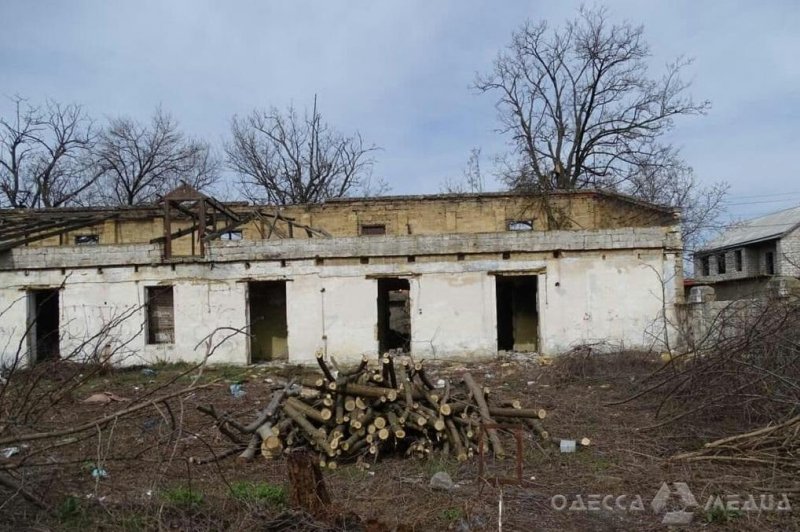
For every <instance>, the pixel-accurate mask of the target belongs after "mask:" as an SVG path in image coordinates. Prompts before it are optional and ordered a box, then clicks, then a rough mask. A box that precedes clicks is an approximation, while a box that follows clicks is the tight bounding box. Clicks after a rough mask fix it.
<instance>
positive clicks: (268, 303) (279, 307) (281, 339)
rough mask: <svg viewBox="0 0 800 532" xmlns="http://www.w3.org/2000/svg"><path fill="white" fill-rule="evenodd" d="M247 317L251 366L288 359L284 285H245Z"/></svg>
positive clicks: (265, 282) (251, 283)
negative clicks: (248, 318)
mask: <svg viewBox="0 0 800 532" xmlns="http://www.w3.org/2000/svg"><path fill="white" fill-rule="evenodd" d="M247 292H248V299H249V307H248V310H249V315H250V323H249V325H250V335H251V336H250V362H251V363H255V362H265V361H268V360H286V359H287V358H289V346H288V342H287V340H288V336H289V329H288V326H287V320H286V281H254V282H250V283H248V284H247Z"/></svg>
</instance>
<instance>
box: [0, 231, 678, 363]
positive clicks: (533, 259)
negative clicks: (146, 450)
mask: <svg viewBox="0 0 800 532" xmlns="http://www.w3.org/2000/svg"><path fill="white" fill-rule="evenodd" d="M588 239H589V236H587V235H583V236H581V241H583V242H586V241H587V240H588ZM337 240H338V239H337ZM611 241H613V238H612V239H611ZM620 245H621V244H620ZM662 245H663V234H662ZM423 258H424V259H425V260H419V261H417V262H413V263H409V262H406V261H405V260H402V261H400V260H398V261H385V262H384V263H373V262H370V263H369V264H361V263H359V262H358V261H356V262H355V264H353V263H342V264H341V265H336V264H334V263H330V264H329V263H327V261H326V262H325V263H324V264H322V265H320V264H319V263H318V262H317V261H316V260H315V259H301V258H298V259H295V260H293V261H291V262H289V263H288V264H287V265H286V266H283V267H282V266H281V265H280V262H277V261H274V260H266V261H254V262H252V263H251V262H245V261H233V262H221V263H213V262H208V263H204V262H195V263H177V264H153V265H141V266H138V267H133V266H118V267H114V268H79V269H73V268H65V269H64V273H62V270H61V269H41V270H29V271H25V270H13V271H2V272H0V309H7V310H6V314H4V315H3V317H2V320H0V334H2V335H3V336H2V344H0V349H1V350H2V352H0V354H1V355H2V357H3V362H5V363H8V362H9V361H10V359H11V358H12V357H13V355H14V352H15V346H16V343H17V342H18V341H19V339H20V337H21V335H22V334H23V332H24V329H25V323H26V310H25V308H26V305H25V299H24V297H22V296H24V294H25V290H26V289H29V288H32V287H57V286H60V285H62V283H63V288H62V292H61V293H62V295H61V324H62V330H63V334H62V337H61V352H62V356H64V355H66V354H67V353H69V352H70V351H72V350H74V349H78V350H79V351H80V355H81V356H91V355H92V354H93V353H94V352H96V351H97V350H98V349H102V348H103V347H104V346H105V345H106V343H109V342H110V344H111V348H112V349H113V350H115V352H116V355H115V360H116V361H117V362H118V363H122V364H134V363H136V364H140V363H152V362H154V361H157V360H170V361H177V360H186V361H190V360H199V359H200V358H202V356H203V351H204V348H205V347H204V345H200V346H199V347H198V346H197V344H198V343H200V342H201V341H202V339H203V338H204V337H205V336H206V335H207V334H209V333H210V332H212V331H213V330H214V329H215V328H217V327H237V328H243V327H246V325H247V305H246V286H247V281H249V280H281V279H285V280H287V288H286V291H287V323H288V332H289V336H288V346H289V360H290V361H292V362H303V363H306V362H312V361H313V359H314V354H315V353H316V352H317V351H318V350H319V351H322V352H323V353H327V354H328V355H329V356H330V355H333V356H336V358H337V359H338V360H341V361H355V360H357V359H359V358H360V357H361V355H362V354H370V355H373V354H375V353H376V351H377V347H378V343H377V330H376V328H377V327H376V326H377V281H376V277H378V276H402V277H408V278H409V279H410V288H411V290H410V292H411V294H410V297H411V320H412V324H411V334H412V343H411V346H412V352H413V353H414V354H415V355H417V356H420V357H426V358H439V357H455V356H457V357H464V356H488V355H492V354H493V353H495V352H496V345H497V344H496V342H497V317H496V301H495V278H494V275H495V274H497V273H503V272H508V273H511V272H513V273H519V272H527V273H529V274H531V273H532V274H536V275H538V276H539V277H538V278H539V288H538V300H539V301H538V304H539V311H540V313H539V315H540V325H539V327H540V345H541V350H542V351H543V352H545V353H550V354H556V353H558V352H560V351H563V350H566V349H569V348H570V347H571V346H573V345H576V344H579V343H584V342H597V341H605V342H608V343H610V344H615V345H624V346H626V347H632V348H633V347H643V346H647V345H649V343H650V342H651V341H652V338H651V336H652V333H651V332H649V331H650V330H651V329H652V325H653V323H654V322H657V321H658V320H659V316H660V315H661V312H662V302H663V301H662V294H665V297H666V305H667V309H668V311H669V312H671V311H672V306H673V303H674V302H675V301H676V298H677V295H678V294H679V293H680V290H679V289H678V286H680V281H679V274H678V271H677V270H676V268H677V267H678V263H679V257H678V255H677V253H675V252H665V251H664V249H638V250H637V249H617V250H614V249H609V250H605V251H602V250H597V251H573V252H559V253H556V254H554V253H552V252H537V253H534V252H526V253H518V254H514V255H512V258H511V259H509V260H504V259H502V258H501V257H500V254H499V253H496V254H493V255H492V254H474V255H467V256H466V257H465V260H451V259H452V258H450V257H435V256H430V257H427V258H425V257H421V259H423ZM376 262H377V261H376ZM662 281H663V282H662ZM676 283H678V284H676ZM154 284H171V285H173V286H174V300H175V343H174V344H170V345H147V344H146V342H145V339H146V334H145V331H144V329H143V327H144V323H145V313H144V310H143V308H142V305H143V303H144V299H143V298H144V289H145V287H146V286H151V285H154ZM125 312H130V314H131V316H130V318H129V319H127V320H124V321H123V322H122V323H119V324H118V325H116V326H115V327H114V330H113V331H111V333H110V334H108V335H101V336H99V337H95V335H96V334H97V332H98V330H100V329H102V326H103V324H107V323H110V322H113V321H114V319H115V317H118V316H120V315H121V314H123V313H125ZM87 340H88V343H85V342H86V341H87ZM84 344H85V345H84ZM248 350H249V348H248V342H247V339H246V337H245V336H243V335H236V336H234V337H233V338H231V339H229V340H228V341H227V342H226V343H225V344H223V345H222V346H220V347H219V348H218V350H217V351H216V353H215V354H214V356H213V358H212V362H227V363H246V362H247V361H248Z"/></svg>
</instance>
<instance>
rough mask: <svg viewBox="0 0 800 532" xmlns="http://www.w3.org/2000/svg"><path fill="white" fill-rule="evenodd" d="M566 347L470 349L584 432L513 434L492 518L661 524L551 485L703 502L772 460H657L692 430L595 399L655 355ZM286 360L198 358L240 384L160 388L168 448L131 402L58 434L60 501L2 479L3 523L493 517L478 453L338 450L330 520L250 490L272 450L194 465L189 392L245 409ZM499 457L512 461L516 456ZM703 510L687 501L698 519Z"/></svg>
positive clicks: (209, 437)
mask: <svg viewBox="0 0 800 532" xmlns="http://www.w3.org/2000/svg"><path fill="white" fill-rule="evenodd" d="M572 357H573V358H572V359H564V360H563V361H558V362H556V363H554V364H553V366H551V367H547V366H539V365H538V364H536V363H535V362H515V361H499V360H498V361H493V362H490V363H483V364H480V363H472V364H469V369H470V371H471V372H472V373H473V374H474V375H475V377H476V378H477V379H479V380H481V381H484V382H485V383H486V384H487V385H488V386H490V388H491V390H492V392H491V393H492V395H493V396H496V397H497V400H503V399H511V398H519V399H521V400H522V401H523V403H524V404H525V405H526V406H536V407H543V408H545V409H547V411H548V416H547V418H546V419H545V425H546V427H547V429H548V430H549V431H550V432H551V434H553V435H554V436H557V437H562V438H576V437H582V436H587V437H589V438H591V439H592V446H591V447H589V448H588V449H583V450H579V451H578V452H577V453H574V454H561V453H560V452H559V451H558V449H557V448H556V447H553V446H542V445H541V444H540V443H539V442H538V441H536V439H535V438H533V437H532V436H531V435H526V437H525V440H524V444H525V445H524V451H523V458H524V478H525V479H526V482H525V483H524V485H522V486H506V487H505V488H504V489H503V490H502V497H503V502H504V513H503V516H504V517H503V524H504V530H533V529H536V530H631V529H637V530H663V525H661V524H660V520H659V516H656V515H653V514H652V513H651V512H650V511H649V507H648V511H646V512H620V511H612V512H606V511H601V512H557V511H555V510H553V509H552V508H551V498H552V497H553V496H554V495H557V494H563V495H565V496H569V497H572V496H575V495H577V494H584V495H588V494H592V493H600V494H606V493H610V494H615V495H620V494H630V495H633V494H641V495H642V497H643V498H644V499H645V501H646V502H648V501H649V498H651V497H652V496H653V495H654V494H655V492H656V490H657V489H658V487H659V486H660V484H661V482H662V481H677V480H681V481H686V482H688V483H689V484H690V486H691V487H692V489H693V491H694V493H695V495H696V496H697V498H698V499H699V500H702V501H705V499H706V498H707V497H708V495H709V494H712V493H741V492H743V491H747V490H755V489H756V488H757V487H768V486H770V485H771V484H770V478H771V477H770V475H771V474H772V473H774V471H771V469H770V468H769V467H757V468H742V467H735V466H730V465H722V464H700V463H699V464H676V463H670V462H667V461H666V460H665V458H667V457H669V456H671V455H672V454H674V452H676V451H678V450H683V449H688V448H692V446H693V445H694V446H696V445H697V444H698V443H699V442H700V441H701V440H698V439H695V438H696V436H692V435H688V436H687V435H686V434H676V433H674V432H671V431H670V430H659V431H655V432H642V431H641V430H639V429H640V428H642V427H644V426H647V425H649V424H652V423H653V420H654V412H655V408H656V406H657V402H656V401H654V400H651V399H649V398H646V399H643V400H637V401H633V402H629V403H623V404H620V405H617V406H613V407H608V406H603V405H604V404H606V403H609V402H618V401H620V400H622V399H625V398H627V397H630V396H631V395H632V394H634V393H635V392H636V391H638V390H640V383H641V382H643V380H644V378H645V376H646V375H647V374H648V373H649V371H651V369H652V364H653V363H654V362H653V360H652V359H649V360H648V359H647V357H643V356H642V355H640V354H630V353H629V354H617V355H595V354H591V355H588V356H583V355H582V356H578V355H572ZM461 367H463V366H461ZM174 371H178V370H174V369H172V368H169V367H164V368H160V370H159V372H158V374H157V375H156V376H155V377H153V378H147V377H143V376H142V375H141V373H140V372H122V373H114V374H111V375H105V376H97V377H96V378H94V379H93V380H92V381H91V382H89V383H87V384H86V387H85V388H81V389H79V390H78V391H76V393H75V397H74V400H78V399H80V398H81V397H82V396H83V395H84V394H87V395H88V393H90V392H93V391H98V390H104V391H105V390H107V391H111V392H114V393H116V394H118V395H121V396H126V397H132V396H135V395H136V394H141V393H146V391H147V390H148V389H150V388H152V387H154V386H158V385H159V384H160V383H163V382H167V381H168V380H169V379H171V378H172V377H173V373H172V372H174ZM293 371H296V370H295V369H287V368H283V369H281V370H274V369H272V370H271V369H266V368H258V367H253V368H247V369H245V370H244V371H242V370H241V368H236V370H235V371H234V370H232V369H228V368H216V369H214V368H212V369H210V370H209V371H208V374H207V375H206V376H204V378H207V379H213V378H216V377H220V376H222V377H223V378H226V377H227V378H229V379H230V380H233V379H236V380H240V381H242V382H243V383H244V389H245V390H246V392H247V394H246V395H245V396H244V397H243V398H241V399H235V398H233V397H232V396H231V395H230V393H229V391H228V388H227V383H226V382H223V383H221V384H220V385H219V386H214V387H211V388H209V389H204V390H201V391H199V392H197V393H196V394H195V395H193V396H191V397H187V398H185V399H183V400H182V401H173V403H172V405H171V409H172V411H173V414H174V415H175V416H176V417H180V419H181V420H182V429H181V431H180V433H179V434H177V435H175V437H174V438H172V439H171V440H170V441H171V442H172V443H171V447H170V448H169V449H168V451H169V453H168V456H170V457H171V459H170V460H169V461H165V460H164V459H163V453H164V449H163V448H157V447H152V448H151V447H150V446H152V445H153V444H154V443H155V442H156V441H158V438H157V434H158V433H159V431H168V430H170V428H169V426H167V425H165V424H164V423H163V420H162V419H161V418H160V416H158V415H157V414H155V413H153V412H150V413H143V414H142V415H139V416H136V417H134V418H131V419H129V420H126V421H125V422H124V423H120V424H118V425H117V426H116V427H115V428H114V431H115V432H114V434H113V435H109V434H108V431H103V432H102V433H101V435H100V436H98V434H93V435H92V436H91V437H90V438H87V439H86V440H85V441H83V442H81V443H80V444H79V445H76V446H73V447H70V448H69V454H64V455H61V456H60V459H61V460H62V461H63V462H64V463H62V464H61V465H59V466H58V467H57V468H46V467H44V468H42V469H41V471H39V473H38V474H37V476H36V477H35V478H31V484H30V487H31V488H33V489H36V491H37V493H42V494H46V496H47V497H48V498H49V499H50V500H51V501H52V502H53V504H54V505H55V506H56V507H57V508H58V509H59V511H58V513H57V515H55V516H47V515H44V514H42V513H41V512H40V511H37V510H36V509H35V508H32V507H30V506H28V505H27V504H26V503H25V502H24V501H21V500H20V499H19V498H18V497H16V498H13V499H12V500H10V501H8V498H9V497H10V495H11V494H9V493H7V492H2V491H0V500H3V499H6V500H7V501H8V502H7V504H3V505H2V507H1V508H0V523H2V525H0V526H3V527H5V528H6V529H14V530H19V529H25V528H29V529H32V528H39V529H47V528H49V529H59V530H79V529H80V530H152V529H159V528H161V529H179V530H370V531H379V530H467V529H469V530H496V529H497V520H498V502H499V499H500V489H498V488H497V487H495V486H493V485H490V484H487V483H485V482H480V481H479V480H478V478H477V477H478V474H477V462H476V461H471V462H467V463H462V464H458V463H455V462H452V461H451V460H449V459H448V458H445V457H439V456H435V457H432V458H431V459H429V460H406V459H402V458H398V457H393V456H381V457H379V460H378V461H377V462H375V463H374V464H372V465H371V467H370V469H369V470H368V471H362V470H360V469H357V468H355V467H354V466H347V465H345V466H342V467H340V468H339V469H337V470H335V471H326V473H325V479H326V483H327V484H328V491H329V492H330V493H331V495H332V498H333V499H334V506H335V508H336V509H337V510H338V511H339V513H340V516H341V517H340V519H339V520H338V521H335V522H331V523H327V524H325V523H320V522H318V521H315V520H313V519H311V518H309V517H308V516H302V515H298V514H295V513H293V512H291V511H290V510H288V509H286V508H285V507H283V506H281V505H280V504H275V500H274V497H277V495H274V494H275V493H276V492H275V490H274V489H273V488H270V489H266V488H265V489H263V490H261V491H262V492H263V493H267V492H269V493H271V494H272V495H270V496H269V497H267V496H265V497H263V498H260V497H258V496H255V494H257V493H259V489H258V488H257V486H273V487H281V486H283V485H284V483H285V479H286V474H285V468H284V464H283V462H282V461H281V460H277V461H271V462H267V461H265V460H263V459H260V458H259V459H257V460H256V461H253V462H250V463H239V462H237V461H236V460H235V459H229V460H226V461H223V462H220V463H218V464H209V465H205V466H191V465H189V464H188V463H187V459H188V458H189V457H190V456H208V455H209V453H210V452H212V451H213V450H215V449H217V450H218V449H222V448H225V446H226V442H224V441H222V439H220V438H219V436H218V434H217V432H216V428H215V427H214V426H213V423H211V422H209V420H208V418H206V417H205V416H203V415H201V414H199V413H198V412H196V411H195V408H196V406H197V405H199V404H208V403H214V404H215V405H218V406H219V408H220V409H223V410H226V411H228V412H231V413H232V414H235V415H236V416H237V417H238V418H240V419H246V418H247V417H248V415H252V413H253V412H255V411H256V410H257V409H258V407H259V405H264V404H265V401H267V400H268V395H269V394H268V391H267V390H266V385H265V380H266V379H268V378H274V377H275V375H276V374H277V373H281V374H282V375H286V374H287V373H291V372H293ZM458 371H460V367H459V366H457V365H446V364H445V365H438V366H437V367H436V368H435V369H432V371H431V372H432V373H433V375H432V377H433V378H438V377H440V376H447V375H451V374H454V373H457V372H458ZM150 381H153V382H150ZM177 385H178V384H177V383H176V384H175V385H174V386H177ZM104 408H107V407H103V406H98V405H86V404H83V403H80V402H76V401H71V402H69V404H65V405H63V407H62V408H60V409H59V410H58V411H55V412H53V413H52V415H54V416H67V417H69V419H71V420H73V421H79V420H85V419H91V418H93V417H94V416H96V415H97V414H98V413H99V412H102V411H103V409H104ZM99 437H102V438H110V439H111V441H113V446H112V447H113V452H112V453H109V454H108V455H107V456H106V461H105V463H104V467H105V469H106V470H107V471H108V475H109V476H108V477H107V478H104V479H100V480H96V479H93V478H92V476H91V474H90V469H89V468H88V467H89V466H88V465H87V463H89V464H91V463H92V462H93V461H95V460H96V457H97V453H98V438H99ZM103 441H108V440H107V439H104V440H103ZM496 466H497V467H498V468H499V469H500V470H505V471H506V472H507V473H508V474H511V472H512V471H513V459H512V460H506V461H505V462H504V463H502V464H496ZM439 470H445V471H448V472H449V473H450V474H451V475H452V477H453V479H454V480H455V481H456V483H457V487H456V488H455V489H454V490H453V491H450V492H442V491H433V490H431V489H430V488H429V487H428V480H429V478H430V476H431V475H432V474H433V473H434V472H436V471H439ZM237 486H239V487H238V488H237ZM242 486H244V487H242ZM275 489H277V488H275ZM248 494H249V495H254V496H252V497H250V496H248ZM273 496H274V497H273ZM0 504H2V503H1V502H0ZM701 513H702V512H701ZM706 517H707V516H706V515H705V514H703V515H698V519H705V518H706ZM725 517H731V519H732V521H730V522H727V523H726V522H722V520H721V519H722V518H719V517H716V518H715V519H717V521H718V522H716V523H712V524H710V525H709V526H711V527H717V528H720V529H721V528H725V527H733V528H736V529H744V530H763V529H776V530H792V529H794V530H797V529H800V523H799V522H798V519H797V518H795V517H793V515H791V514H766V513H765V514H761V515H753V514H741V515H737V516H725ZM709 518H711V517H709Z"/></svg>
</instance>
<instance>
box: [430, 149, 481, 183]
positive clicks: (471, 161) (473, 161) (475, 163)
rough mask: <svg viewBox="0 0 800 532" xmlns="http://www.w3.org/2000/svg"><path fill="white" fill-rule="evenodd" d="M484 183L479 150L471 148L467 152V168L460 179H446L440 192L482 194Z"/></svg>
mask: <svg viewBox="0 0 800 532" xmlns="http://www.w3.org/2000/svg"><path fill="white" fill-rule="evenodd" d="M485 188H486V183H485V181H484V178H483V173H481V149H480V148H472V149H471V150H470V151H469V158H468V159H467V166H466V168H464V170H463V171H462V172H461V179H452V178H447V179H445V180H444V182H442V184H441V189H442V192H445V193H447V194H464V193H468V192H472V193H476V192H483V191H484V189H485Z"/></svg>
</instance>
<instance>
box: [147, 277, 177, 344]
mask: <svg viewBox="0 0 800 532" xmlns="http://www.w3.org/2000/svg"><path fill="white" fill-rule="evenodd" d="M144 290H145V292H144V293H145V299H144V300H145V315H146V317H147V321H146V324H147V331H146V332H147V335H146V337H145V340H146V342H147V345H164V344H167V345H169V344H174V343H175V290H174V286H173V285H156V286H145V287H144ZM159 312H164V313H165V314H166V316H164V317H163V318H162V317H160V316H159V315H158V314H157V313H159ZM165 337H166V338H165Z"/></svg>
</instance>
